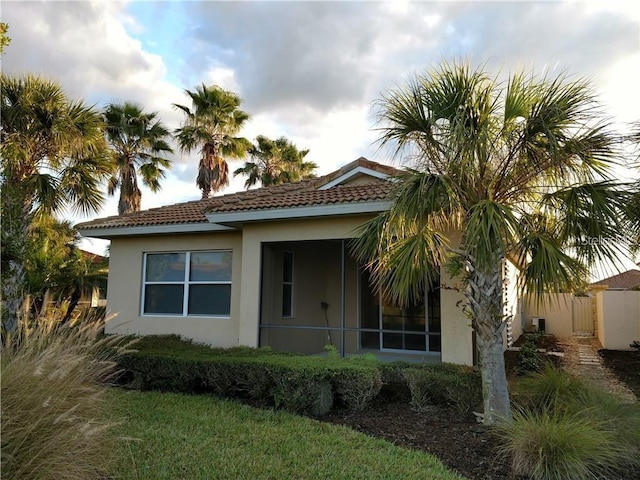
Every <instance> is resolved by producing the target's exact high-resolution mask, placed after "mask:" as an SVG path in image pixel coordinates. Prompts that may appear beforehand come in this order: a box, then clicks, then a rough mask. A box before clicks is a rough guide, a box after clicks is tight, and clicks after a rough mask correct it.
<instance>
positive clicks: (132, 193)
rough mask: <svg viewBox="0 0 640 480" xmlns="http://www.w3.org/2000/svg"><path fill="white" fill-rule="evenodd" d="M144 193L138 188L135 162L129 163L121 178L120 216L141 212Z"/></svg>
mask: <svg viewBox="0 0 640 480" xmlns="http://www.w3.org/2000/svg"><path fill="white" fill-rule="evenodd" d="M141 199H142V192H141V191H140V188H139V187H138V178H137V176H136V167H135V165H133V162H129V163H128V165H127V167H126V168H125V169H124V170H123V171H122V177H121V178H120V200H119V202H118V214H119V215H123V214H125V213H131V212H139V211H140V201H141Z"/></svg>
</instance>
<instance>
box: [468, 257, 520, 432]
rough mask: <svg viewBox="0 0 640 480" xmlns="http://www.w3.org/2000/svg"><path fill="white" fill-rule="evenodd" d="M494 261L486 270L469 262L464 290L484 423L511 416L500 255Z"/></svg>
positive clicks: (490, 423) (488, 423)
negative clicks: (473, 335) (476, 356)
mask: <svg viewBox="0 0 640 480" xmlns="http://www.w3.org/2000/svg"><path fill="white" fill-rule="evenodd" d="M493 264H494V266H493V267H492V268H490V269H489V271H486V272H484V271H479V270H477V269H475V268H474V267H473V265H472V266H470V270H471V271H470V272H469V278H468V285H469V289H468V290H467V292H466V297H467V300H468V302H469V308H470V310H471V314H472V324H473V328H474V330H475V331H476V338H477V342H478V354H479V361H480V373H481V376H482V393H483V395H482V396H483V398H484V423H485V424H486V425H493V424H495V423H496V421H497V420H498V419H500V418H511V408H510V403H509V389H508V387H507V377H506V371H505V365H504V351H503V340H502V331H503V329H504V326H505V322H504V319H503V309H502V288H503V283H502V275H501V272H500V266H501V265H502V259H497V261H496V262H493Z"/></svg>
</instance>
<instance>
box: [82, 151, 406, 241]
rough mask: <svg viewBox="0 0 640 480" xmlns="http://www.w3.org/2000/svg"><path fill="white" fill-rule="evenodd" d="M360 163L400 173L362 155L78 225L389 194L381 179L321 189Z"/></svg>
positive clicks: (193, 220) (171, 219) (158, 220)
mask: <svg viewBox="0 0 640 480" xmlns="http://www.w3.org/2000/svg"><path fill="white" fill-rule="evenodd" d="M357 167H364V168H368V169H371V170H374V171H376V172H379V173H384V174H386V175H395V174H397V173H398V170H396V169H395V168H393V167H390V166H388V165H382V164H379V163H376V162H372V161H370V160H367V159H366V158H363V157H361V158H359V159H357V160H355V161H353V162H351V163H349V164H347V165H345V166H344V167H342V168H341V169H339V170H336V171H335V172H332V173H330V174H328V175H325V176H323V177H318V178H313V179H309V180H303V181H300V182H296V183H288V184H282V185H275V186H272V187H263V188H257V189H254V190H247V191H243V192H237V193H232V194H228V195H221V196H218V197H210V198H207V199H203V200H193V201H190V202H184V203H177V204H173V205H166V206H162V207H157V208H151V209H149V210H143V211H140V212H134V213H129V214H125V215H114V216H111V217H105V218H98V219H96V220H92V221H89V222H84V223H80V224H78V225H76V228H78V229H81V230H92V229H105V228H107V229H108V228H126V227H148V226H159V225H179V224H198V223H207V217H206V214H211V213H216V212H236V211H237V212H240V211H248V210H263V209H274V208H291V207H300V206H313V205H329V204H340V203H357V202H367V201H379V200H384V199H385V198H387V196H388V194H389V188H390V185H389V183H388V182H385V181H382V180H379V181H376V182H374V183H370V184H357V185H349V184H347V185H339V186H336V187H333V188H329V189H327V190H317V189H318V188H319V187H321V186H323V185H326V184H327V183H329V182H331V181H332V180H334V179H336V178H338V177H340V176H341V175H344V174H345V173H346V172H349V171H350V170H353V169H354V168H357Z"/></svg>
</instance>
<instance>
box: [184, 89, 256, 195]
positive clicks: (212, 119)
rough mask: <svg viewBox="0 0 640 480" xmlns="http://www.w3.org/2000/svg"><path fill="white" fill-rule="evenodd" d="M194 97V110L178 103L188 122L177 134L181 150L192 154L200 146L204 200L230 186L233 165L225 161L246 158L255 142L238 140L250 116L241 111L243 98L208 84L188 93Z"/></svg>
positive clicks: (240, 138)
mask: <svg viewBox="0 0 640 480" xmlns="http://www.w3.org/2000/svg"><path fill="white" fill-rule="evenodd" d="M185 93H186V94H187V95H189V97H190V98H191V108H189V107H187V106H185V105H178V104H174V106H175V107H176V108H178V109H179V110H182V112H184V114H185V115H186V119H185V121H184V123H183V125H182V127H180V128H178V129H177V130H176V132H175V134H176V139H177V140H178V144H179V145H180V148H181V149H182V150H183V151H185V152H191V151H192V150H193V149H195V148H197V147H200V153H201V157H200V164H199V165H198V177H197V179H196V184H197V185H198V188H200V190H202V198H208V197H209V195H210V194H211V192H217V191H219V190H220V189H222V188H223V187H225V186H227V185H229V166H228V165H227V162H226V160H225V158H234V159H237V158H243V157H244V156H245V155H246V152H247V150H248V149H249V148H251V142H249V140H247V139H246V138H243V137H236V135H237V134H238V133H239V132H240V130H241V129H242V127H243V126H244V124H245V123H246V122H247V121H248V120H249V114H248V113H246V112H244V111H242V110H240V105H241V104H242V99H241V98H240V97H239V96H238V95H236V94H235V93H233V92H230V91H228V90H223V89H222V88H220V87H218V86H216V85H212V86H206V85H205V84H204V83H203V84H202V85H201V86H198V87H196V89H195V91H191V90H185Z"/></svg>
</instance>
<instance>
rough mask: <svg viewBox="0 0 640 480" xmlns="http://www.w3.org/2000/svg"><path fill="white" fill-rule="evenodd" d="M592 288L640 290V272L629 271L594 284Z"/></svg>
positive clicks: (639, 265)
mask: <svg viewBox="0 0 640 480" xmlns="http://www.w3.org/2000/svg"><path fill="white" fill-rule="evenodd" d="M638 267H640V263H639V264H638ZM590 287H591V289H593V290H640V270H636V269H633V270H627V271H626V272H622V273H619V274H617V275H613V276H611V277H608V278H605V279H604V280H600V281H598V282H595V283H592V284H591V285H590Z"/></svg>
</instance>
